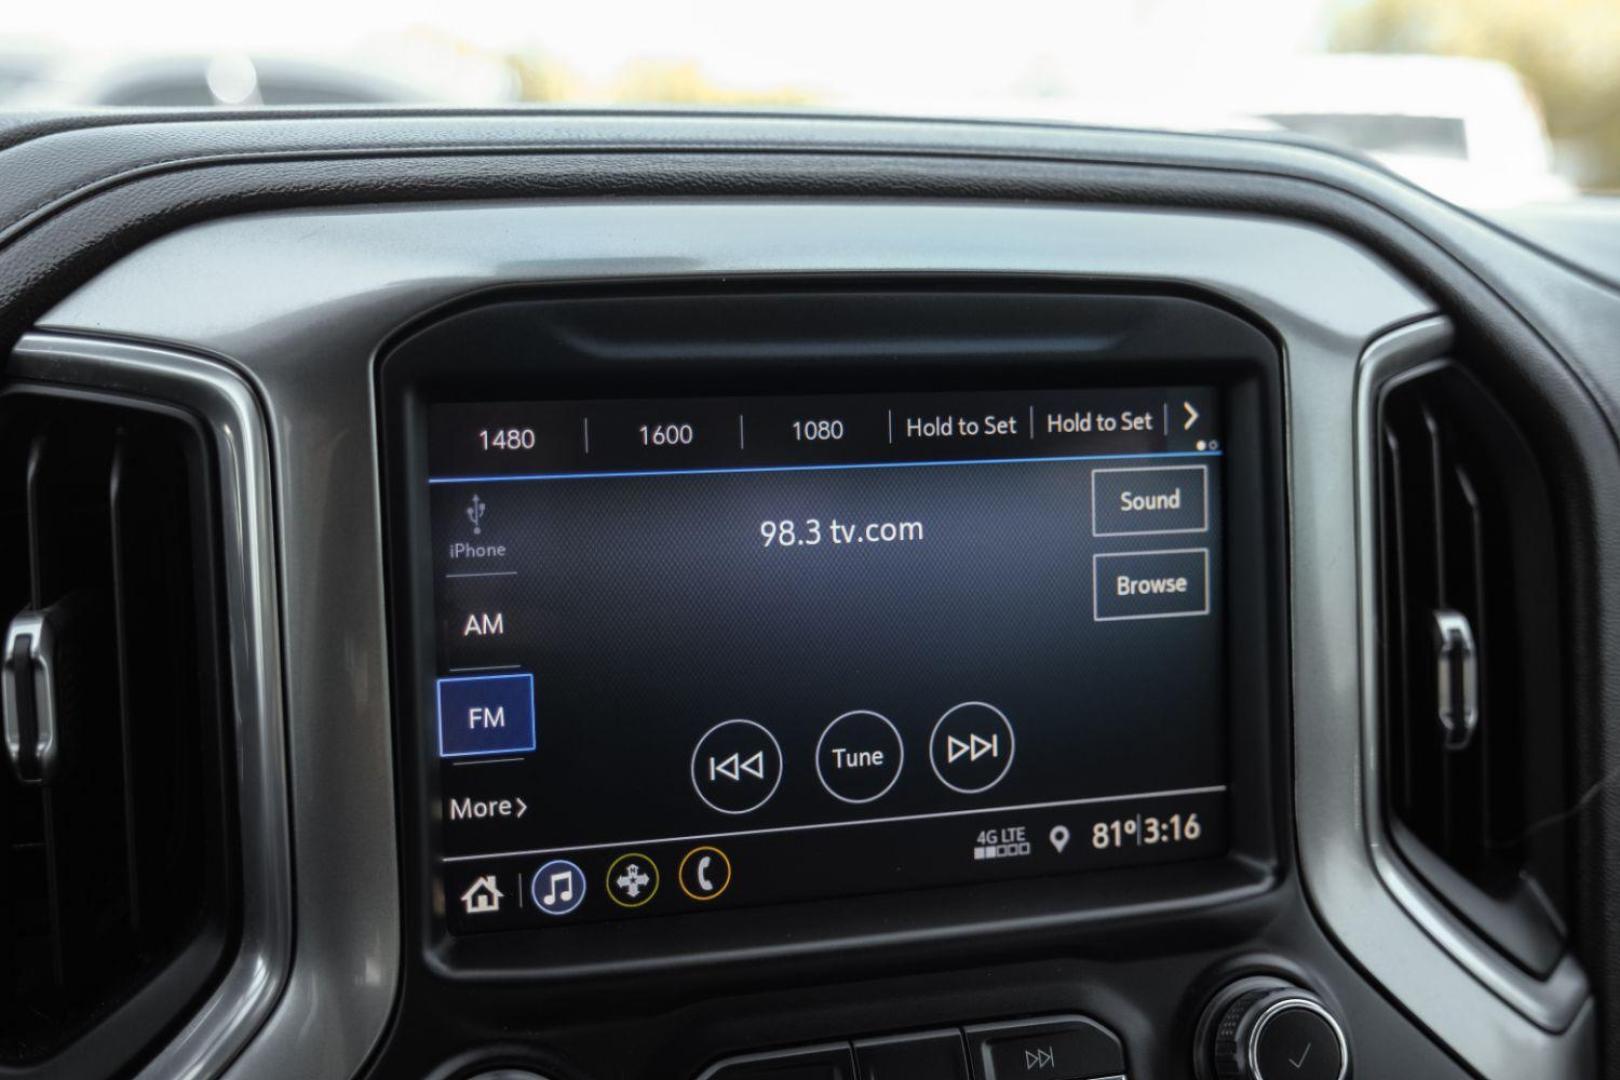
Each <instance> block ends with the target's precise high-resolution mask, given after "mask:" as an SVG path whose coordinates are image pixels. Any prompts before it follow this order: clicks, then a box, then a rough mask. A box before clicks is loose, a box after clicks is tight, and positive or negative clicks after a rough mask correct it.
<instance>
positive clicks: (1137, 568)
mask: <svg viewBox="0 0 1620 1080" xmlns="http://www.w3.org/2000/svg"><path fill="white" fill-rule="evenodd" d="M1091 583H1092V590H1093V591H1092V613H1093V615H1094V616H1095V618H1096V620H1097V621H1098V622H1114V621H1117V620H1120V619H1174V618H1183V617H1186V616H1189V615H1208V614H1209V549H1207V548H1187V549H1183V550H1180V551H1131V552H1120V553H1117V554H1112V555H1095V556H1093V557H1092V563H1091Z"/></svg>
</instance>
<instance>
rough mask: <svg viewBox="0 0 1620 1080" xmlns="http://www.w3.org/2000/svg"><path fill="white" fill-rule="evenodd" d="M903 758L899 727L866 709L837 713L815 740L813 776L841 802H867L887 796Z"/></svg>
mask: <svg viewBox="0 0 1620 1080" xmlns="http://www.w3.org/2000/svg"><path fill="white" fill-rule="evenodd" d="M905 760H906V748H905V743H903V742H902V741H901V739H900V730H899V729H898V728H896V727H895V726H894V725H893V724H892V723H890V722H889V718H888V717H886V716H884V715H882V714H881V713H875V712H872V711H871V710H870V709H856V710H854V711H853V712H847V713H845V714H844V715H842V716H840V717H839V718H838V719H836V720H834V721H833V722H832V723H830V724H828V725H827V729H826V730H825V731H823V732H822V733H821V740H820V741H819V742H817V743H816V775H817V776H819V777H820V778H821V786H822V787H824V788H826V789H827V792H828V794H830V795H831V796H832V797H833V798H835V799H838V800H839V801H841V802H847V803H868V802H872V801H873V800H874V799H880V798H882V797H883V796H884V795H887V794H888V793H889V789H890V788H892V787H894V784H895V781H896V780H899V779H900V767H901V766H902V765H904V764H905Z"/></svg>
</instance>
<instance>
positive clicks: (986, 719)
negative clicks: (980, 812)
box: [928, 701, 1014, 795]
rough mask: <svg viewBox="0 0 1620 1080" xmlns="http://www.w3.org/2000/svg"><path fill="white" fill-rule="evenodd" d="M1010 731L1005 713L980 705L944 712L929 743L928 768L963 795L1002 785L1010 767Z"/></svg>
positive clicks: (975, 793)
mask: <svg viewBox="0 0 1620 1080" xmlns="http://www.w3.org/2000/svg"><path fill="white" fill-rule="evenodd" d="M1013 743H1014V740H1013V728H1012V723H1011V721H1009V720H1008V719H1007V716H1006V714H1005V713H1003V712H1002V711H1001V710H1000V709H998V708H996V707H995V706H994V705H988V704H986V703H985V702H982V701H964V702H963V703H962V704H960V705H957V706H955V707H954V708H951V709H949V710H947V711H946V713H945V715H944V716H941V717H940V718H939V721H938V722H937V723H936V724H935V725H934V732H933V734H932V735H931V736H929V739H928V758H929V764H931V765H932V766H933V767H934V775H935V776H937V777H939V782H940V783H942V784H944V785H945V786H946V787H948V788H950V789H951V790H952V791H956V792H960V793H962V794H963V795H977V794H978V793H979V792H981V791H989V790H990V789H991V788H993V787H995V786H996V785H997V784H999V783H1001V778H1002V777H1004V776H1006V775H1007V770H1008V769H1009V768H1011V767H1012V759H1013V749H1014V745H1013Z"/></svg>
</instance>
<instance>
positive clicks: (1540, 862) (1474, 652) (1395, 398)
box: [1378, 363, 1571, 978]
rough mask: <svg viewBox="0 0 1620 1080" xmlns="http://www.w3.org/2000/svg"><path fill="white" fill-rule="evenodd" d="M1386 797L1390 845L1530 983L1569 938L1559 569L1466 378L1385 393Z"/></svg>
mask: <svg viewBox="0 0 1620 1080" xmlns="http://www.w3.org/2000/svg"><path fill="white" fill-rule="evenodd" d="M1378 434H1379V440H1380V448H1379V451H1380V460H1379V468H1380V478H1379V479H1380V482H1379V500H1378V516H1379V521H1378V526H1379V542H1380V549H1381V550H1380V583H1379V584H1380V588H1381V608H1382V610H1381V613H1380V614H1381V619H1380V624H1379V631H1380V645H1381V664H1382V687H1381V692H1382V702H1381V704H1382V715H1383V731H1382V734H1383V747H1382V758H1383V761H1384V762H1385V770H1384V799H1385V804H1386V811H1387V815H1386V816H1387V820H1388V821H1389V823H1390V829H1391V833H1392V839H1393V840H1394V846H1395V848H1396V849H1397V850H1398V851H1399V853H1400V854H1401V856H1402V857H1403V858H1404V859H1405V860H1406V861H1407V863H1408V864H1409V865H1410V866H1411V867H1412V868H1413V869H1414V870H1415V871H1417V873H1418V874H1419V876H1421V877H1422V878H1423V879H1424V880H1425V881H1426V883H1427V884H1428V885H1429V887H1430V888H1431V890H1432V891H1433V892H1434V893H1435V894H1436V895H1437V896H1439V897H1440V899H1441V900H1442V901H1444V902H1445V903H1446V905H1448V906H1449V907H1450V908H1451V909H1452V911H1453V912H1454V913H1456V914H1457V915H1459V916H1460V917H1461V918H1462V919H1463V920H1464V921H1466V922H1467V923H1468V924H1469V925H1470V926H1471V927H1472V928H1473V930H1474V931H1475V932H1476V933H1477V934H1478V935H1479V936H1480V937H1481V938H1483V939H1484V940H1485V941H1487V942H1489V943H1490V944H1491V945H1492V946H1494V947H1495V948H1496V949H1497V950H1498V951H1499V952H1500V953H1502V954H1503V955H1504V956H1506V957H1507V958H1509V959H1510V960H1512V961H1513V962H1514V963H1515V964H1517V965H1518V966H1519V967H1520V968H1522V969H1523V970H1525V971H1527V972H1529V973H1530V974H1531V975H1533V976H1535V977H1537V978H1545V977H1546V976H1547V975H1548V974H1549V973H1550V972H1551V971H1552V970H1553V968H1554V967H1555V966H1556V965H1557V963H1558V961H1559V960H1560V958H1561V957H1562V956H1563V955H1564V953H1565V951H1566V946H1567V940H1566V939H1567V936H1568V935H1567V931H1566V929H1565V918H1564V912H1565V910H1567V909H1566V905H1567V903H1568V880H1569V862H1568V855H1569V852H1570V850H1571V839H1570V836H1569V835H1568V832H1567V830H1566V822H1565V818H1566V817H1567V815H1565V814H1564V813H1563V811H1565V810H1566V809H1567V807H1568V801H1567V800H1568V787H1567V780H1566V777H1567V775H1568V772H1569V769H1568V761H1567V759H1566V737H1565V729H1566V726H1567V724H1568V716H1567V714H1566V711H1565V707H1564V701H1563V695H1562V685H1563V679H1562V671H1561V658H1560V648H1559V640H1560V635H1561V633H1562V625H1561V620H1560V616H1559V603H1558V597H1559V575H1558V566H1557V562H1556V556H1555V547H1554V544H1553V536H1552V532H1551V530H1552V527H1553V526H1552V522H1553V518H1552V514H1551V509H1550V504H1549V501H1548V495H1547V490H1546V486H1545V483H1544V482H1543V479H1542V475H1541V473H1540V470H1539V468H1538V466H1537V464H1536V460H1535V458H1534V456H1533V454H1532V452H1531V450H1530V448H1529V446H1528V444H1527V443H1526V442H1525V440H1524V438H1523V436H1522V435H1521V434H1520V432H1519V430H1518V429H1517V427H1516V426H1515V424H1514V423H1513V421H1512V419H1511V418H1510V417H1509V416H1508V414H1507V413H1506V412H1505V411H1504V410H1503V409H1502V408H1501V406H1500V405H1499V404H1498V403H1497V402H1496V401H1495V400H1494V399H1493V398H1492V397H1491V396H1490V395H1489V394H1488V393H1487V392H1486V391H1485V390H1484V389H1483V388H1482V387H1481V386H1480V385H1479V384H1478V383H1477V382H1476V381H1475V380H1474V379H1473V378H1472V377H1471V376H1469V375H1468V374H1467V373H1465V372H1464V371H1463V370H1462V369H1460V368H1458V367H1457V366H1455V365H1453V364H1450V363H1441V364H1436V365H1432V366H1429V367H1426V368H1423V369H1420V370H1418V371H1417V372H1414V373H1413V374H1412V375H1409V376H1407V377H1406V378H1404V379H1401V380H1398V381H1397V382H1395V383H1394V384H1392V385H1391V386H1390V387H1388V388H1386V390H1385V391H1384V394H1383V396H1382V398H1381V400H1380V404H1379V416H1378Z"/></svg>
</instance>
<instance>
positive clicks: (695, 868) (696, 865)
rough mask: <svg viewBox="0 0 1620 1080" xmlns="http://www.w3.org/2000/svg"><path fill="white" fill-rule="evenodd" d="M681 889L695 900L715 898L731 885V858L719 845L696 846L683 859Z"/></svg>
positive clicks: (680, 874) (680, 875) (680, 876)
mask: <svg viewBox="0 0 1620 1080" xmlns="http://www.w3.org/2000/svg"><path fill="white" fill-rule="evenodd" d="M678 876H679V878H680V884H681V891H682V892H684V893H685V894H686V895H687V896H689V897H690V898H692V899H693V900H698V901H706V900H713V899H714V898H715V897H717V896H719V895H720V894H721V893H723V892H725V891H726V889H727V888H728V887H729V886H730V885H731V860H730V859H729V858H727V857H726V853H725V852H723V851H721V850H720V849H719V848H717V847H711V846H709V845H707V844H705V845H703V846H702V847H695V848H693V849H692V850H691V851H688V852H687V853H686V857H685V858H684V859H682V860H681V867H680V872H679V875H678Z"/></svg>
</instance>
